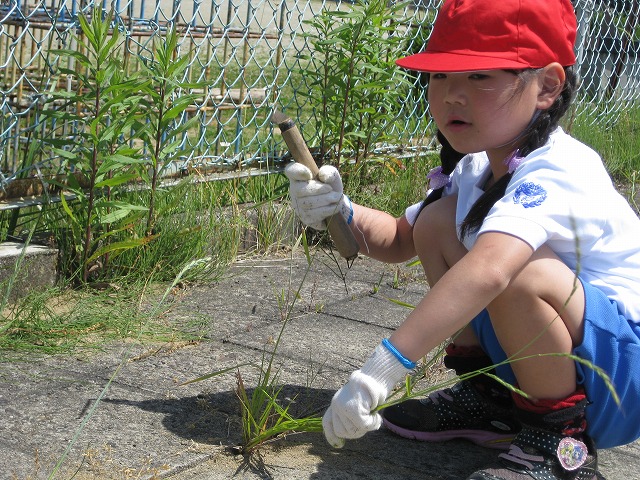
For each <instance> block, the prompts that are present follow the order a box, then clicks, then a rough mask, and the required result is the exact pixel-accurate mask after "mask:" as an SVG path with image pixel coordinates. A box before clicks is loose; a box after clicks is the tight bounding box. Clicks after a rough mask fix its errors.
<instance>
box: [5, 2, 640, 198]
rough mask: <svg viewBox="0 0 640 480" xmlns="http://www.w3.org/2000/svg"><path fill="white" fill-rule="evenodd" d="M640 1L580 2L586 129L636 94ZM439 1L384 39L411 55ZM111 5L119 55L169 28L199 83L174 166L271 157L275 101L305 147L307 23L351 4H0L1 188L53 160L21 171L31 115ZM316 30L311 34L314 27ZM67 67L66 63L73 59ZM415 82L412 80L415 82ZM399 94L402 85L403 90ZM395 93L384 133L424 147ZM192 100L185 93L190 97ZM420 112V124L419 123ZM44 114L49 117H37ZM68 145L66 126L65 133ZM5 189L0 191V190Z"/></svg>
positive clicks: (313, 109) (611, 116)
mask: <svg viewBox="0 0 640 480" xmlns="http://www.w3.org/2000/svg"><path fill="white" fill-rule="evenodd" d="M638 3H639V2H638V0H627V1H614V0H606V1H602V0H576V1H575V2H574V4H575V7H576V12H577V14H578V18H579V24H580V26H579V35H578V42H577V46H576V48H577V56H578V68H579V73H580V76H581V78H582V85H581V88H580V94H579V98H578V108H577V112H578V114H579V115H581V116H580V118H581V119H583V120H582V121H586V122H591V123H593V124H597V123H603V122H610V121H615V119H616V118H617V116H618V115H619V114H620V112H622V111H623V110H624V109H626V108H629V107H630V105H632V104H633V103H634V102H637V100H638V97H639V96H640V88H639V86H640V57H639V52H640V25H639V24H638V10H639V5H638ZM440 4H441V1H439V0H414V3H409V4H407V5H406V6H405V7H403V9H402V10H400V11H399V14H401V15H402V17H403V19H404V20H403V22H402V23H399V24H398V28H397V29H396V30H395V31H394V32H393V33H391V35H398V36H401V37H403V38H407V42H405V44H404V48H405V52H400V54H402V53H410V52H412V51H417V50H419V49H420V48H421V47H422V45H423V44H424V42H425V41H426V38H427V37H428V32H429V31H430V25H431V22H432V21H433V19H434V18H435V12H436V11H437V8H438V7H439V5H440ZM96 6H98V7H101V8H102V10H103V11H104V12H106V11H109V10H113V12H114V14H115V16H114V22H113V24H112V28H113V29H117V30H118V31H119V32H121V33H122V34H123V38H124V40H123V41H122V43H121V48H122V51H121V55H122V56H123V57H128V58H131V59H132V61H131V63H130V65H132V68H134V69H135V68H136V67H135V62H136V61H145V59H146V58H148V57H149V51H150V49H151V45H152V43H153V41H154V39H158V38H162V37H163V36H164V35H165V34H166V32H167V29H168V28H170V27H175V28H176V30H177V31H178V33H179V37H180V40H179V43H178V46H177V49H176V52H175V53H176V57H180V58H183V57H185V56H186V57H188V59H189V63H188V68H187V69H186V70H185V73H184V80H185V81H187V80H188V81H193V82H204V83H206V88H202V89H201V90H200V91H198V92H196V93H198V95H196V97H195V98H196V99H195V100H194V103H193V105H192V107H191V110H190V111H191V113H192V114H194V115H195V114H196V113H197V115H198V117H199V128H198V131H197V132H195V133H192V134H191V135H185V138H184V141H185V142H189V143H190V144H191V145H192V146H194V147H196V148H194V149H192V150H190V151H191V153H190V154H189V157H188V158H183V159H181V160H180V162H181V163H180V164H179V165H174V170H176V169H177V170H183V169H185V168H186V167H185V166H187V165H191V166H193V165H200V166H210V167H214V169H215V168H217V169H218V170H220V169H222V170H225V169H226V170H237V169H242V168H247V167H253V166H259V165H261V164H263V163H264V162H265V161H267V160H268V159H273V158H276V157H277V152H278V151H279V150H281V148H280V146H279V143H278V142H279V140H278V139H277V138H276V139H274V138H273V136H272V133H273V128H272V127H271V125H270V121H269V118H270V114H271V113H272V111H273V109H274V108H275V107H276V106H277V108H279V109H284V110H285V111H286V112H287V113H288V114H289V115H290V116H291V117H293V118H297V119H299V120H300V122H301V126H302V127H304V126H307V127H308V126H309V125H311V128H308V129H307V130H305V132H306V135H307V139H308V141H309V143H311V144H314V142H316V141H317V138H314V137H313V133H309V132H315V129H314V128H313V123H314V122H317V121H318V119H317V116H318V115H321V112H319V110H318V109H317V106H316V105H314V104H313V101H312V100H311V97H310V96H309V94H308V93H309V92H308V88H309V85H308V84H307V83H305V82H304V81H303V80H301V78H302V77H304V75H302V76H301V72H305V71H306V72H307V74H308V73H309V70H310V69H311V68H312V67H313V68H318V65H316V64H315V63H314V53H313V45H312V43H311V41H310V39H309V37H308V36H307V35H308V34H309V33H312V34H313V32H310V28H311V27H310V24H309V23H308V21H309V20H310V19H313V18H314V17H315V16H316V15H318V14H319V13H320V12H322V11H323V10H325V9H330V10H336V9H344V10H348V9H350V8H352V5H351V4H346V3H340V2H333V1H330V0H209V1H207V2H204V1H202V0H192V1H183V0H151V1H150V0H128V1H127V0H112V1H110V2H107V1H106V0H104V1H103V2H102V3H98V2H96V3H95V4H94V3H93V2H91V0H78V1H77V0H60V1H58V2H56V0H51V1H50V2H49V3H47V0H40V1H36V2H34V1H33V0H1V4H0V95H1V96H0V108H1V110H2V117H1V118H0V132H1V137H0V183H1V186H2V188H4V187H5V186H6V185H8V184H9V183H10V182H11V181H12V179H14V178H16V176H18V175H20V174H24V172H27V171H28V172H29V173H30V174H33V173H34V172H39V171H40V170H42V169H43V168H49V167H54V168H55V165H56V159H55V158H54V157H53V156H52V157H51V158H48V159H44V160H42V159H41V160H40V161H39V163H36V164H33V165H32V164H25V162H26V160H25V158H26V152H27V151H28V149H29V141H30V139H31V138H32V136H33V135H34V134H38V135H44V136H46V135H47V132H48V130H49V129H52V128H53V127H52V125H51V124H50V123H49V122H52V121H53V120H51V118H50V117H42V116H40V115H39V108H41V105H42V102H43V101H44V99H46V97H47V95H48V94H49V92H51V91H52V90H64V89H67V90H69V91H72V90H74V89H77V88H78V86H77V85H74V84H73V82H70V81H67V82H64V81H62V80H61V77H60V76H59V75H57V69H58V68H59V66H60V65H59V63H57V62H58V61H59V59H56V61H54V60H53V58H54V56H53V54H52V51H53V50H55V49H58V48H62V47H64V48H70V49H73V48H76V47H77V44H76V43H74V41H75V40H73V39H74V35H72V34H77V33H78V15H81V14H86V15H91V14H92V12H94V7H96ZM316 33H317V32H316ZM68 67H70V68H73V64H72V63H70V64H69V65H68ZM416 81H419V79H417V80H416ZM403 91H404V90H403ZM407 92H408V94H407V96H406V98H399V99H398V102H397V105H398V111H397V112H390V113H389V115H390V116H393V117H394V118H395V119H396V120H397V119H398V118H400V119H402V118H404V119H405V120H404V121H401V122H400V123H398V122H397V121H395V122H394V123H393V125H392V126H390V127H389V128H390V129H391V130H392V131H393V134H394V135H395V138H396V139H397V141H398V142H399V143H400V144H403V145H409V144H414V145H415V144H416V143H420V141H423V140H424V137H423V136H424V132H425V131H426V129H427V127H428V124H429V120H428V115H427V114H426V109H425V108H424V98H423V96H422V95H420V94H418V95H416V94H415V92H413V93H412V92H411V91H410V90H407ZM191 93H193V92H191ZM416 117H418V118H416ZM45 118H48V120H45ZM67 134H68V138H69V141H70V142H73V131H70V132H67ZM0 191H1V190H0Z"/></svg>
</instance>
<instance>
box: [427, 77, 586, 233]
mask: <svg viewBox="0 0 640 480" xmlns="http://www.w3.org/2000/svg"><path fill="white" fill-rule="evenodd" d="M564 70H565V77H566V78H565V82H564V86H563V89H562V92H561V93H560V95H558V97H557V98H556V100H555V102H554V103H553V105H551V107H550V108H548V109H546V110H541V111H540V112H539V114H538V116H537V117H536V118H535V120H534V121H533V122H532V123H531V124H530V125H529V126H528V127H527V129H526V130H525V131H524V132H523V134H522V138H523V142H522V144H521V145H520V147H519V153H518V155H519V156H522V157H525V156H527V155H529V154H530V153H531V152H533V151H534V150H536V149H538V148H540V147H542V146H543V145H544V144H545V143H547V141H548V140H549V136H550V135H551V133H552V132H553V131H554V130H555V129H556V128H557V127H558V124H559V123H560V120H561V119H562V117H563V116H564V114H565V113H566V112H567V110H568V109H569V106H570V105H571V102H572V100H573V96H574V94H575V92H576V89H577V86H578V80H577V76H576V75H575V73H574V70H573V67H565V69H564ZM530 71H531V70H524V71H519V72H517V71H513V73H515V74H516V75H522V76H524V75H526V73H527V72H530ZM521 78H522V77H521ZM436 136H437V139H438V141H439V142H440V144H441V145H442V148H441V150H440V162H441V166H442V173H444V174H446V175H449V174H450V173H451V172H453V170H454V169H455V167H456V165H457V164H458V162H459V161H460V160H461V159H462V158H463V157H464V156H465V155H464V154H462V153H460V152H457V151H456V150H454V149H453V147H452V146H451V145H450V144H449V142H448V141H447V139H446V138H445V136H444V135H443V134H442V133H441V132H440V131H439V130H438V131H437V133H436ZM512 176H513V174H512V173H507V174H505V175H503V176H502V177H500V178H499V179H498V180H497V181H496V182H495V183H494V184H493V185H491V187H489V188H487V190H486V191H485V192H484V193H483V194H482V195H481V196H480V198H479V199H478V200H477V201H476V202H475V203H474V204H473V206H472V207H471V209H470V210H469V213H468V214H467V216H466V217H465V219H464V221H463V222H462V224H461V225H460V236H461V238H464V237H465V236H467V235H468V234H470V233H473V232H476V231H478V229H479V228H480V227H481V226H482V222H484V219H485V218H486V216H487V215H488V214H489V211H490V210H491V208H492V207H493V205H494V204H495V203H496V202H497V201H498V200H500V199H501V198H502V197H504V194H505V191H506V190H507V185H508V184H509V182H510V181H511V177H512ZM443 190H444V187H442V188H439V189H437V190H434V191H432V192H431V193H430V194H429V195H428V196H427V198H426V199H425V200H424V201H423V202H422V205H421V206H420V211H422V209H424V208H425V207H426V206H427V205H429V204H431V203H433V202H435V201H437V200H438V199H440V198H441V197H442V192H443Z"/></svg>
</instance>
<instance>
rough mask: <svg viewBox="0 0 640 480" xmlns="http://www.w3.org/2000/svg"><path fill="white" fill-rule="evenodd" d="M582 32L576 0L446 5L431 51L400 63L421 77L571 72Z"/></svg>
mask: <svg viewBox="0 0 640 480" xmlns="http://www.w3.org/2000/svg"><path fill="white" fill-rule="evenodd" d="M576 29H577V21H576V15H575V13H574V11H573V5H571V1H570V0H498V1H491V0H445V2H444V5H443V6H442V8H441V9H440V12H439V13H438V16H437V18H436V22H435V25H434V27H433V32H432V33H431V37H430V38H429V42H428V44H427V50H426V51H424V52H422V53H418V54H415V55H410V56H408V57H404V58H401V59H399V60H397V61H396V63H397V64H398V65H399V66H401V67H402V68H406V69H407V70H417V71H421V72H467V71H472V70H497V69H525V68H542V67H546V66H547V65H549V64H550V63H552V62H558V63H560V64H561V65H562V66H563V67H567V66H569V65H573V64H574V63H576V57H575V53H574V50H573V48H574V44H575V39H576Z"/></svg>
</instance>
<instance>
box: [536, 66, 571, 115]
mask: <svg viewBox="0 0 640 480" xmlns="http://www.w3.org/2000/svg"><path fill="white" fill-rule="evenodd" d="M565 78H566V75H565V73H564V68H562V65H560V64H559V63H556V62H554V63H550V64H549V65H547V66H546V67H544V68H543V69H542V71H541V72H540V73H539V75H538V86H539V90H538V102H537V107H538V109H539V110H546V109H548V108H550V107H551V105H553V102H555V101H556V98H558V95H560V93H562V89H563V88H564V81H565Z"/></svg>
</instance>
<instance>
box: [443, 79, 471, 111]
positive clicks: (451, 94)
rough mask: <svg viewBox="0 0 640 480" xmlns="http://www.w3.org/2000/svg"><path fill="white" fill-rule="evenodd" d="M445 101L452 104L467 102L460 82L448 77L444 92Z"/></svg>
mask: <svg viewBox="0 0 640 480" xmlns="http://www.w3.org/2000/svg"><path fill="white" fill-rule="evenodd" d="M444 102H445V103H447V104H450V105H453V104H459V105H464V104H465V103H466V95H465V93H464V89H463V88H462V85H461V83H460V82H458V81H456V80H454V79H451V80H449V79H447V84H446V86H445V92H444Z"/></svg>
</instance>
